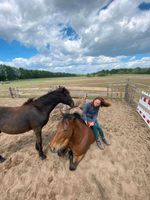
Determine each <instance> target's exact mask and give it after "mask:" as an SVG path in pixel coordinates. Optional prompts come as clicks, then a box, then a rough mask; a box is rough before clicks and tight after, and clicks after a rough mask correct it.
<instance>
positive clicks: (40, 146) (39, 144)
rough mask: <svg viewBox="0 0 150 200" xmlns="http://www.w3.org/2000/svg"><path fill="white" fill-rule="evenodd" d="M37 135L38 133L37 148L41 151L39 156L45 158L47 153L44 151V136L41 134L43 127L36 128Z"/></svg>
mask: <svg viewBox="0 0 150 200" xmlns="http://www.w3.org/2000/svg"><path fill="white" fill-rule="evenodd" d="M34 132H35V135H36V144H35V148H36V150H37V151H38V152H39V156H40V158H41V160H44V159H45V158H46V155H45V154H44V153H43V148H42V136H41V129H39V128H38V129H35V130H34Z"/></svg>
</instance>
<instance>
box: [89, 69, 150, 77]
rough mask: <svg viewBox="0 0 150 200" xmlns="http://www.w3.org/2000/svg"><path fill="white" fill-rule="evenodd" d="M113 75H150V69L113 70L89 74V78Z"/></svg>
mask: <svg viewBox="0 0 150 200" xmlns="http://www.w3.org/2000/svg"><path fill="white" fill-rule="evenodd" d="M112 74H150V67H149V68H140V67H136V68H119V69H111V70H101V71H98V72H95V73H89V74H87V76H107V75H112Z"/></svg>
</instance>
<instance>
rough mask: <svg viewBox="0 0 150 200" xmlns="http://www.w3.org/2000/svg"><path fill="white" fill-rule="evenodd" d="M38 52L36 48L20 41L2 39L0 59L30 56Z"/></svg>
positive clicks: (0, 42)
mask: <svg viewBox="0 0 150 200" xmlns="http://www.w3.org/2000/svg"><path fill="white" fill-rule="evenodd" d="M37 53H38V52H37V50H36V49H35V48H28V47H25V46H24V45H23V44H21V43H20V42H18V41H15V40H14V41H12V42H7V41H6V40H3V39H0V60H2V61H6V60H11V59H14V58H19V57H22V58H30V57H32V56H34V55H36V54H37Z"/></svg>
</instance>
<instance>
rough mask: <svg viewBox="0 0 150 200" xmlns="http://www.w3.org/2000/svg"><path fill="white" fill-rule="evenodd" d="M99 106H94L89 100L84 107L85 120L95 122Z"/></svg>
mask: <svg viewBox="0 0 150 200" xmlns="http://www.w3.org/2000/svg"><path fill="white" fill-rule="evenodd" d="M99 108H100V106H99V107H94V106H93V103H92V102H88V103H86V104H85V105H84V107H83V119H84V120H85V121H89V119H90V120H91V121H93V122H95V121H96V119H97V116H98V111H99Z"/></svg>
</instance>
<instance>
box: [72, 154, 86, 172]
mask: <svg viewBox="0 0 150 200" xmlns="http://www.w3.org/2000/svg"><path fill="white" fill-rule="evenodd" d="M71 154H72V155H71ZM71 154H70V157H69V160H70V166H69V169H70V170H72V171H73V170H76V168H77V166H78V164H79V162H80V161H81V160H82V159H83V157H84V154H82V155H81V156H75V162H73V153H71Z"/></svg>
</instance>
